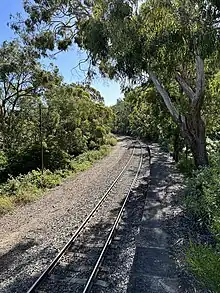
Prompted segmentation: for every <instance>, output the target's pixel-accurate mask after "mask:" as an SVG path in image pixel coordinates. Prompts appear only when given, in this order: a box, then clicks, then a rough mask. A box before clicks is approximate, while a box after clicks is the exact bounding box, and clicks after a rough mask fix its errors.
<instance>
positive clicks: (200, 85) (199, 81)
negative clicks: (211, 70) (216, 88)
mask: <svg viewBox="0 0 220 293" xmlns="http://www.w3.org/2000/svg"><path fill="white" fill-rule="evenodd" d="M204 93H205V70H204V61H203V60H202V58H201V57H200V56H199V55H198V56H196V96H195V103H196V104H199V105H202V103H203V99H204Z"/></svg>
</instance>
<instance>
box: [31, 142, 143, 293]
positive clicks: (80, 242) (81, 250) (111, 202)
mask: <svg viewBox="0 0 220 293" xmlns="http://www.w3.org/2000/svg"><path fill="white" fill-rule="evenodd" d="M140 153H141V149H140V146H139V145H136V146H135V152H134V156H133V158H132V160H131V161H130V163H129V166H128V168H127V169H126V171H125V172H124V173H123V175H122V177H121V178H120V180H119V181H118V182H117V183H116V185H115V186H114V187H113V189H112V190H111V192H110V194H109V196H108V197H107V199H106V200H105V201H104V203H103V204H102V205H101V207H100V208H99V210H98V211H97V213H95V215H94V217H93V218H92V219H91V220H90V221H89V223H88V224H87V225H86V229H85V230H84V231H83V233H82V234H81V235H80V236H79V237H78V238H77V240H76V241H75V242H74V244H73V246H72V247H71V249H70V250H69V251H68V252H67V253H66V255H65V256H64V257H62V260H61V262H60V263H59V264H58V266H57V267H56V268H55V269H54V271H53V272H52V274H51V275H50V277H49V278H47V279H46V280H45V282H44V284H42V285H41V286H40V287H39V288H38V289H37V290H36V293H38V292H39V293H43V292H44V293H46V292H53V293H60V292H62V293H64V292H65V293H72V292H74V293H81V292H82V291H83V288H84V286H85V284H84V283H83V281H84V280H86V279H88V278H89V276H90V273H91V272H92V269H93V266H94V265H95V262H96V260H97V259H98V257H99V254H100V253H101V250H102V248H103V246H104V243H105V241H106V240H107V237H108V234H109V232H110V229H111V227H112V225H113V223H114V221H115V219H116V217H117V214H118V212H119V210H120V207H121V205H122V202H123V200H124V197H125V196H126V194H127V192H128V191H129V187H130V185H131V183H132V181H133V179H134V177H135V175H136V172H137V170H138V165H139V162H140Z"/></svg>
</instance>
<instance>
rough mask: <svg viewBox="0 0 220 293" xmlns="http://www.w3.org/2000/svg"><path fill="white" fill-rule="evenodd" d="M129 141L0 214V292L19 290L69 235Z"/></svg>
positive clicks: (126, 155) (115, 169) (116, 170)
mask: <svg viewBox="0 0 220 293" xmlns="http://www.w3.org/2000/svg"><path fill="white" fill-rule="evenodd" d="M130 143H131V140H129V139H127V138H124V139H121V140H120V141H119V142H118V144H117V145H116V146H115V147H114V148H113V151H112V152H111V154H110V155H109V156H108V157H106V158H104V159H102V160H101V161H99V162H97V163H95V164H94V166H93V167H92V168H90V169H88V170H87V171H85V172H83V173H81V174H79V175H77V176H76V177H75V178H74V179H68V180H67V181H66V182H65V183H63V184H62V185H61V186H59V187H57V188H54V189H53V190H51V191H49V192H48V193H47V194H45V196H44V197H42V198H41V199H40V200H38V201H37V202H35V203H32V204H29V205H26V206H21V207H17V208H16V209H15V210H14V211H13V212H12V213H11V214H7V215H5V216H3V217H1V218H0V224H1V225H0V276H1V277H0V282H1V284H0V291H1V292H2V293H12V292H13V293H16V292H19V293H22V292H26V290H27V288H28V287H29V286H30V285H31V284H32V283H33V281H34V280H35V279H36V275H37V274H39V273H40V272H41V271H42V270H43V269H44V268H45V266H46V265H48V263H49V262H50V259H51V258H52V257H54V256H55V255H56V253H57V252H58V251H59V250H60V249H61V248H62V246H63V245H64V244H65V243H66V242H67V241H68V240H69V238H70V237H71V235H72V234H73V233H74V231H75V230H76V229H77V228H78V226H79V225H80V223H81V222H82V220H83V219H84V218H85V217H86V215H87V214H88V213H89V212H90V211H91V209H92V208H93V207H94V205H95V204H96V203H97V202H98V200H99V199H100V198H101V197H102V195H103V193H104V192H105V191H106V190H107V189H108V187H109V185H110V184H111V183H112V182H113V180H114V179H115V177H116V176H117V174H118V173H119V172H120V171H121V170H122V168H123V167H124V165H125V164H126V161H127V160H128V158H129V156H130V154H131V150H129V149H128V146H129V145H130Z"/></svg>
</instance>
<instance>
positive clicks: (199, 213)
mask: <svg viewBox="0 0 220 293" xmlns="http://www.w3.org/2000/svg"><path fill="white" fill-rule="evenodd" d="M219 178H220V155H219V154H218V153H216V154H215V155H212V156H211V166H210V167H207V168H203V169H201V170H197V171H195V172H194V174H193V177H192V178H191V179H190V180H189V183H188V189H187V193H186V198H185V208H186V213H187V214H188V215H189V216H190V217H191V218H192V219H193V220H194V223H195V224H196V226H197V227H198V228H200V229H201V228H202V229H203V231H204V230H205V231H207V230H208V231H209V232H211V235H212V237H213V238H214V239H215V242H216V243H215V245H213V246H211V245H207V244H206V245H202V244H200V245H198V244H191V245H190V247H189V249H188V252H187V257H186V260H187V262H188V264H189V267H190V269H191V270H192V272H193V273H194V274H195V275H196V276H197V277H198V278H199V280H200V281H201V282H202V283H203V284H204V285H205V286H206V287H207V288H209V289H211V290H212V291H213V292H216V293H217V292H220V275H219V271H220V236H219V235H220V180H219Z"/></svg>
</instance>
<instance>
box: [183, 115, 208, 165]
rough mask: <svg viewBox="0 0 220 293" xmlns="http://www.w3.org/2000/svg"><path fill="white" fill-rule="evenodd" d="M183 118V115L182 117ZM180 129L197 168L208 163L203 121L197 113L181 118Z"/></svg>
mask: <svg viewBox="0 0 220 293" xmlns="http://www.w3.org/2000/svg"><path fill="white" fill-rule="evenodd" d="M182 118H183V117H182ZM181 120H182V121H181V122H182V123H181V130H182V133H183V136H184V137H185V139H186V141H187V142H188V144H189V147H190V149H191V152H192V155H193V158H194V162H195V165H196V167H197V168H199V167H205V166H208V165H209V161H208V154H207V149H206V136H205V123H204V121H203V119H202V118H201V116H200V113H198V114H197V115H195V116H192V115H190V116H188V117H184V119H181Z"/></svg>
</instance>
